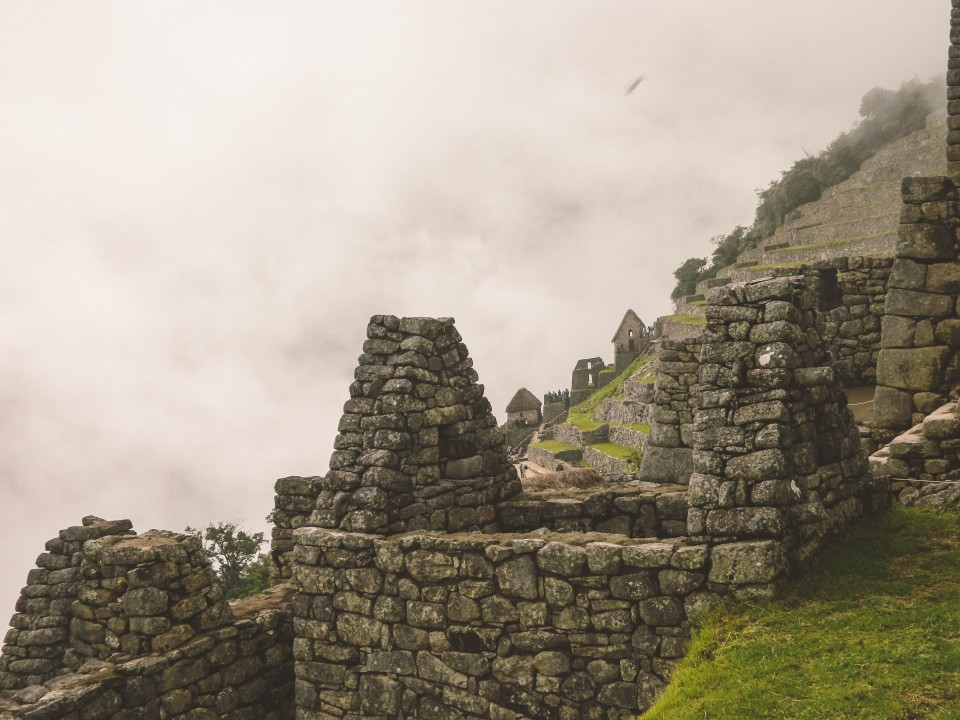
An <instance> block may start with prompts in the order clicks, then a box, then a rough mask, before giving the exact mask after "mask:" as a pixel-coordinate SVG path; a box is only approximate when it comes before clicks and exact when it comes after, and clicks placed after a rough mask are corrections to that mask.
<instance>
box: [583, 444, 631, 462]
mask: <svg viewBox="0 0 960 720" xmlns="http://www.w3.org/2000/svg"><path fill="white" fill-rule="evenodd" d="M588 447H592V448H593V449H594V450H597V451H599V452H602V453H603V454H604V455H609V456H610V457H613V458H617V459H618V460H626V461H627V462H629V461H630V460H631V459H633V458H635V457H636V456H637V453H638V451H637V450H634V449H633V448H630V447H627V446H626V445H617V444H616V443H594V444H593V445H589V446H588Z"/></svg>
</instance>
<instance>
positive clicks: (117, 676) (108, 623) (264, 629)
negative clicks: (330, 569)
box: [0, 517, 294, 720]
mask: <svg viewBox="0 0 960 720" xmlns="http://www.w3.org/2000/svg"><path fill="white" fill-rule="evenodd" d="M37 566H38V567H37V569H36V570H33V571H31V572H30V575H29V576H28V578H27V584H26V586H25V587H24V588H23V591H22V593H21V596H20V600H19V601H18V602H17V614H16V615H14V617H13V619H12V620H11V626H12V628H11V630H10V631H9V632H8V633H7V636H6V638H5V640H4V646H3V654H2V655H0V690H7V691H12V692H10V693H8V694H7V696H6V697H5V698H0V717H3V718H14V717H16V718H25V719H28V718H64V719H72V718H104V719H106V718H110V719H112V720H133V719H136V718H144V719H146V718H161V717H170V718H174V717H177V718H181V717H182V718H187V717H189V718H228V717H229V718H251V719H253V718H258V719H259V718H265V719H267V720H280V719H281V718H292V717H293V714H294V709H293V679H294V678H293V626H292V620H291V615H290V610H289V604H290V599H291V595H292V593H291V590H292V588H290V587H289V586H279V587H278V588H275V589H273V590H269V591H267V592H265V593H263V594H261V595H260V596H257V597H255V598H253V599H251V600H247V601H240V602H236V603H234V604H233V605H232V606H231V605H229V604H228V603H227V602H225V601H224V599H223V592H222V590H221V588H220V586H219V585H218V584H217V582H216V580H215V578H214V574H213V570H212V569H211V567H210V561H209V560H208V559H207V557H206V555H205V554H204V553H203V551H202V549H201V545H200V541H199V539H198V538H196V537H194V536H192V535H179V534H177V533H170V532H164V531H156V530H153V531H150V532H147V533H144V534H143V535H135V534H133V532H132V531H131V530H130V522H129V521H128V520H121V521H116V522H108V521H104V520H101V519H100V518H95V517H86V518H84V519H83V524H82V525H78V526H76V527H70V528H66V529H65V530H61V531H60V533H59V535H58V536H57V537H56V538H54V539H52V540H50V541H49V542H48V543H47V547H46V552H44V553H42V554H41V555H40V556H39V557H38V558H37ZM44 682H46V683H47V685H46V686H42V685H41V683H44ZM7 698H9V701H8V699H7ZM11 708H12V709H13V710H11Z"/></svg>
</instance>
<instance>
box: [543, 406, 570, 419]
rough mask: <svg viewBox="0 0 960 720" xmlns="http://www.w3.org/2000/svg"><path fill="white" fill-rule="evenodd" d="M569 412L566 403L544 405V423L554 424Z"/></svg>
mask: <svg viewBox="0 0 960 720" xmlns="http://www.w3.org/2000/svg"><path fill="white" fill-rule="evenodd" d="M566 411H567V403H566V402H552V403H547V402H545V403H544V404H543V422H545V423H549V422H553V421H554V420H556V419H557V418H559V417H560V416H561V415H563V414H564V413H565V412H566Z"/></svg>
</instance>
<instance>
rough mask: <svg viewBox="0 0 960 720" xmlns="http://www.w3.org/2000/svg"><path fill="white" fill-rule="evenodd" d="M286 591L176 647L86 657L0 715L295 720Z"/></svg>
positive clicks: (19, 696)
mask: <svg viewBox="0 0 960 720" xmlns="http://www.w3.org/2000/svg"><path fill="white" fill-rule="evenodd" d="M270 592H271V591H267V593H264V595H265V596H268V595H269V594H270ZM274 592H275V591H274ZM288 595H289V592H287V593H280V594H277V595H276V596H275V597H266V598H264V597H258V598H257V600H256V601H257V602H258V604H259V605H260V608H259V609H258V610H257V611H256V612H255V613H253V614H252V615H251V616H250V617H243V618H240V619H238V620H236V621H234V622H233V623H232V624H230V625H228V626H225V627H221V628H218V629H216V630H214V631H212V632H209V633H206V634H204V635H202V636H197V637H194V638H193V639H191V640H189V641H187V642H186V643H184V644H183V645H181V646H180V647H178V648H177V649H176V650H171V651H168V652H164V653H154V654H151V655H147V656H143V657H139V658H137V659H134V660H127V659H124V658H123V656H118V657H117V658H112V659H111V661H109V662H107V661H94V660H91V661H88V662H87V663H86V664H85V665H84V666H83V667H82V668H81V669H80V670H79V671H78V672H76V673H74V674H71V675H68V676H64V677H61V678H57V679H56V680H54V681H53V682H51V683H49V685H48V686H47V687H31V688H27V689H26V690H22V691H20V692H19V693H16V694H14V696H13V699H12V700H11V701H9V702H8V703H7V704H6V705H5V708H6V709H7V714H4V712H3V710H0V717H4V718H11V719H13V718H22V719H23V720H37V718H43V719H44V720H60V719H62V720H77V719H78V718H81V719H87V718H90V719H91V720H93V719H94V718H96V719H97V720H140V719H142V720H152V719H155V718H164V717H166V718H189V719H190V720H214V719H216V718H225V719H226V718H229V719H230V720H293V717H294V706H293V663H292V656H291V653H292V644H293V637H292V636H293V626H292V623H291V618H290V613H289V611H287V610H286V609H285V607H284V606H285V605H286V603H287V602H288V597H287V596H288Z"/></svg>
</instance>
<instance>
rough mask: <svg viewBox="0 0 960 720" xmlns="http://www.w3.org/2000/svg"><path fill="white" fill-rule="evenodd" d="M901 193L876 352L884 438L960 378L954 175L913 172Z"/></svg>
mask: <svg viewBox="0 0 960 720" xmlns="http://www.w3.org/2000/svg"><path fill="white" fill-rule="evenodd" d="M951 152H952V151H951ZM902 196H903V203H904V205H903V211H902V214H901V220H900V228H899V238H898V240H897V246H896V260H895V261H894V264H893V268H892V270H891V273H890V281H889V289H888V291H887V299H886V305H885V315H884V317H883V324H882V328H881V350H880V352H879V355H878V357H877V392H876V398H875V420H874V427H875V435H876V437H877V439H878V440H879V441H880V442H882V443H885V442H888V441H889V440H890V439H891V438H892V437H893V436H895V435H896V434H898V433H899V432H900V431H902V430H905V429H907V428H909V427H911V426H912V425H915V424H916V423H918V422H920V421H921V420H922V419H923V416H924V415H927V414H929V413H930V412H931V411H932V410H933V409H935V408H936V407H938V406H939V405H942V404H943V403H944V402H946V401H947V399H948V397H949V392H950V389H951V387H952V386H953V385H955V384H956V382H957V381H958V380H960V359H958V350H960V312H958V309H957V303H958V296H960V265H958V263H957V258H958V243H957V233H958V229H960V194H958V188H957V185H956V182H955V180H952V179H950V178H945V177H931V178H923V177H907V178H904V180H903V187H902Z"/></svg>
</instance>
